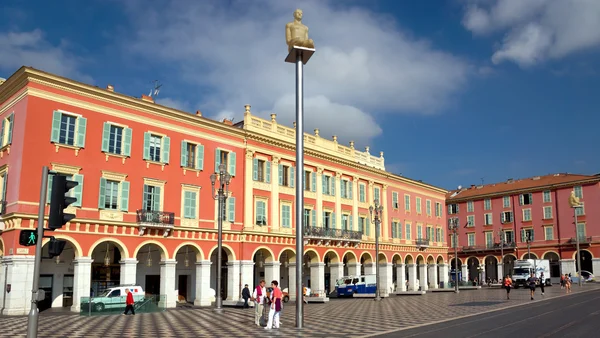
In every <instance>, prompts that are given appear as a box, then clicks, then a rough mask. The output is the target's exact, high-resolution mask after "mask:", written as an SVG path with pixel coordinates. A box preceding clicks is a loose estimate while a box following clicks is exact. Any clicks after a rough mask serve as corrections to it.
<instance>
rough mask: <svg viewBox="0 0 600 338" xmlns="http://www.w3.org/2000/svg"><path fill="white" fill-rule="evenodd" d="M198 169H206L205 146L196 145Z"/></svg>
mask: <svg viewBox="0 0 600 338" xmlns="http://www.w3.org/2000/svg"><path fill="white" fill-rule="evenodd" d="M196 169H197V170H204V146H203V145H201V144H198V145H196Z"/></svg>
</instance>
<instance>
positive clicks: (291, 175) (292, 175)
mask: <svg viewBox="0 0 600 338" xmlns="http://www.w3.org/2000/svg"><path fill="white" fill-rule="evenodd" d="M294 169H295V168H294V167H290V187H291V188H293V187H294V180H295V178H294V176H295V175H294V173H295V171H294Z"/></svg>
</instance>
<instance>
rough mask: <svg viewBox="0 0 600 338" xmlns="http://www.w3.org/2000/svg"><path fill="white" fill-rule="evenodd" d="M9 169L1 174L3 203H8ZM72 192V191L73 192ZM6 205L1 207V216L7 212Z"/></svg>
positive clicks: (0, 196) (0, 183) (3, 170)
mask: <svg viewBox="0 0 600 338" xmlns="http://www.w3.org/2000/svg"><path fill="white" fill-rule="evenodd" d="M6 170H7V168H6V167H4V168H3V169H2V173H0V185H1V187H0V198H1V199H2V201H3V202H6V192H7V187H8V172H7V171H6ZM50 177H51V176H48V178H50ZM71 191H72V190H71ZM5 205H6V203H4V204H2V206H0V208H2V209H0V215H2V214H4V213H5V211H6V210H4V208H5V207H4V206H5Z"/></svg>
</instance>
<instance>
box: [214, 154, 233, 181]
mask: <svg viewBox="0 0 600 338" xmlns="http://www.w3.org/2000/svg"><path fill="white" fill-rule="evenodd" d="M236 157H237V156H236V154H235V153H234V152H229V151H227V150H222V149H216V150H215V172H219V165H221V163H223V164H225V170H227V172H228V173H229V175H231V176H235V170H236V165H235V163H236Z"/></svg>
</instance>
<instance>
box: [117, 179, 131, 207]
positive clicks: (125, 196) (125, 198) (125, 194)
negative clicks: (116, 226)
mask: <svg viewBox="0 0 600 338" xmlns="http://www.w3.org/2000/svg"><path fill="white" fill-rule="evenodd" d="M119 189H120V190H121V205H120V207H121V211H125V212H127V211H128V210H129V182H127V181H123V182H121V184H119Z"/></svg>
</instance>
